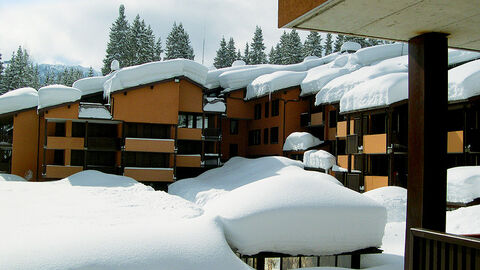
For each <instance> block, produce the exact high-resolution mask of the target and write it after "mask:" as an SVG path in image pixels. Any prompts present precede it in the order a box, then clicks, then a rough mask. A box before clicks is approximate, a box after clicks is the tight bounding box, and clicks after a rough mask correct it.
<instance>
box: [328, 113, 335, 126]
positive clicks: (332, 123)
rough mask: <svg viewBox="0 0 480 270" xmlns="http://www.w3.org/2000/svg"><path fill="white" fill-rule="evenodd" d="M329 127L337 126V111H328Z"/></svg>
mask: <svg viewBox="0 0 480 270" xmlns="http://www.w3.org/2000/svg"><path fill="white" fill-rule="evenodd" d="M328 127H329V128H334V127H337V111H336V110H335V111H329V112H328Z"/></svg>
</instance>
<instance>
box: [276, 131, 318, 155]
mask: <svg viewBox="0 0 480 270" xmlns="http://www.w3.org/2000/svg"><path fill="white" fill-rule="evenodd" d="M321 143H322V141H321V140H320V139H319V138H317V137H315V136H313V135H312V134H310V133H308V132H293V133H291V134H290V135H288V137H287V139H285V143H284V144H283V151H301V150H307V149H309V148H312V147H314V146H317V145H319V144H321Z"/></svg>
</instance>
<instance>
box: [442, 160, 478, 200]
mask: <svg viewBox="0 0 480 270" xmlns="http://www.w3.org/2000/svg"><path fill="white" fill-rule="evenodd" d="M477 198H480V166H464V167H455V168H450V169H448V170H447V201H448V202H458V203H469V202H471V201H473V200H475V199H477Z"/></svg>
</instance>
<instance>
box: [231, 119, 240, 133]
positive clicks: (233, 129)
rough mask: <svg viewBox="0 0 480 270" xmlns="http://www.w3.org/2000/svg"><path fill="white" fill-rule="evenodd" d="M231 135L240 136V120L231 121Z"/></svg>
mask: <svg viewBox="0 0 480 270" xmlns="http://www.w3.org/2000/svg"><path fill="white" fill-rule="evenodd" d="M230 134H232V135H236V134H238V120H237V119H230Z"/></svg>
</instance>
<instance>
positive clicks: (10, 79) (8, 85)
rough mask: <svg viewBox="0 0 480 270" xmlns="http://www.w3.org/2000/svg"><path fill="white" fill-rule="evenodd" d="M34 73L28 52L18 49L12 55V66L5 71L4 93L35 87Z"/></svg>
mask: <svg viewBox="0 0 480 270" xmlns="http://www.w3.org/2000/svg"><path fill="white" fill-rule="evenodd" d="M33 77H34V71H33V65H32V64H31V62H30V56H29V55H28V53H27V51H26V50H24V49H22V47H21V46H19V47H18V49H17V52H16V53H12V58H11V60H10V65H9V66H8V67H7V68H6V69H5V75H4V78H3V90H2V93H4V92H7V91H10V90H14V89H17V88H21V87H27V86H30V87H33V86H35V85H34V84H33V83H32V82H33Z"/></svg>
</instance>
